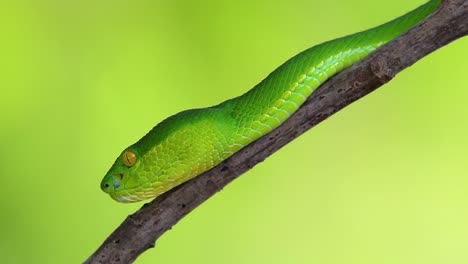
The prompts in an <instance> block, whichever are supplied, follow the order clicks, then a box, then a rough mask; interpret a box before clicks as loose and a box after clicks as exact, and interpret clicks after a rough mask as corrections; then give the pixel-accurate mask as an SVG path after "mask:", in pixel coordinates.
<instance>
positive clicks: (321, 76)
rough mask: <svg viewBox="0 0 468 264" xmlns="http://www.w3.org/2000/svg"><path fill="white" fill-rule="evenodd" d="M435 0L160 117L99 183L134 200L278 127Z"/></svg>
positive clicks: (409, 24) (424, 14) (185, 177)
mask: <svg viewBox="0 0 468 264" xmlns="http://www.w3.org/2000/svg"><path fill="white" fill-rule="evenodd" d="M439 2H440V0H432V1H429V2H428V3H426V4H424V5H422V6H420V7H418V8H416V9H415V10H413V11H411V12H409V13H408V14H406V15H403V16H401V17H399V18H397V19H395V20H392V21H390V22H388V23H385V24H383V25H380V26H378V27H375V28H372V29H369V30H366V31H363V32H359V33H356V34H352V35H349V36H346V37H342V38H338V39H335V40H331V41H328V42H325V43H322V44H320V45H317V46H314V47H312V48H309V49H307V50H305V51H303V52H301V53H299V54H298V55H296V56H294V57H293V58H291V59H289V60H288V61H286V62H285V63H284V64H282V65H281V66H280V67H278V68H277V69H276V70H275V71H273V72H272V73H270V75H268V77H266V78H265V79H264V80H263V81H261V82H260V83H259V84H257V85H256V86H255V87H254V88H252V89H251V90H249V91H248V92H246V93H245V94H243V95H241V96H239V97H236V98H233V99H230V100H227V101H225V102H223V103H221V104H219V105H216V106H212V107H208V108H201V109H191V110H186V111H183V112H180V113H178V114H175V115H173V116H171V117H169V118H167V119H165V120H164V121H162V122H161V123H159V124H157V125H156V126H155V127H154V128H153V129H151V131H150V132H148V133H147V134H146V135H145V136H144V137H143V138H141V139H140V140H139V141H138V142H136V143H135V144H133V145H131V146H130V147H128V148H126V149H125V150H124V151H123V152H122V153H121V154H120V155H119V156H118V157H117V159H116V161H115V163H114V164H113V165H112V167H111V169H110V170H109V172H108V173H107V174H106V176H105V177H104V179H103V180H102V183H101V189H102V190H103V191H104V192H106V193H108V194H109V195H110V196H111V197H112V198H113V199H114V200H116V201H119V202H126V203H128V202H136V201H141V200H144V199H148V198H153V197H156V196H158V195H160V194H162V193H164V192H166V191H168V190H170V189H171V188H173V187H175V186H177V185H179V184H181V183H183V182H185V181H187V180H189V179H191V178H193V177H195V176H197V175H199V174H201V173H203V172H205V171H207V170H209V169H211V168H213V167H214V166H216V165H217V164H219V163H221V162H222V161H223V160H225V159H227V158H228V157H229V156H231V155H232V154H233V153H236V152H237V151H239V150H240V149H241V148H243V147H245V146H247V145H248V144H249V143H251V142H253V141H254V140H256V139H258V138H260V137H262V136H264V135H266V134H268V133H269V132H270V131H272V130H273V129H275V128H276V127H278V126H279V125H281V124H282V123H283V122H284V121H285V120H286V119H288V118H289V116H291V114H293V113H294V112H295V111H296V110H297V109H298V108H299V107H300V106H301V105H302V104H303V103H304V101H305V100H306V99H307V98H308V97H309V96H310V95H311V94H312V92H313V91H314V90H316V89H317V88H318V87H319V86H320V85H321V84H322V83H324V82H325V81H326V80H327V79H329V78H330V77H331V76H333V75H335V74H336V73H338V72H340V71H341V70H343V69H345V68H347V67H349V66H351V65H352V64H354V63H356V62H357V61H359V60H361V59H362V58H364V57H366V56H367V55H369V54H370V53H372V52H373V51H375V50H376V49H377V48H378V47H380V46H382V45H383V44H385V43H387V42H388V41H390V40H392V39H394V38H395V37H397V36H398V35H400V34H401V33H403V32H405V31H407V30H408V29H409V28H411V27H412V26H414V25H415V24H416V23H418V22H419V21H421V20H422V19H424V18H425V17H427V16H428V15H429V14H430V13H432V12H433V10H434V9H435V8H436V7H437V6H438V5H439Z"/></svg>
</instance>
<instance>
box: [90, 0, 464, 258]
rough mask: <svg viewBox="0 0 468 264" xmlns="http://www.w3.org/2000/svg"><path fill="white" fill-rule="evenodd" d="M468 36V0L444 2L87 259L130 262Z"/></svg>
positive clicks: (148, 208)
mask: <svg viewBox="0 0 468 264" xmlns="http://www.w3.org/2000/svg"><path fill="white" fill-rule="evenodd" d="M467 34H468V1H467V0H445V1H444V0H443V1H442V3H441V5H440V6H439V8H438V9H437V10H436V11H435V12H434V14H433V15H431V16H430V17H428V18H427V19H426V20H424V21H423V22H421V23H419V24H418V25H416V26H415V27H414V28H412V29H410V30H409V31H408V32H407V33H405V34H403V35H402V36H400V37H398V38H397V39H395V40H393V41H391V42H389V43H388V44H387V45H384V46H382V47H381V48H380V49H378V50H377V51H376V52H375V53H373V54H371V55H370V56H369V57H367V58H365V59H364V60H362V61H360V62H359V63H357V64H355V65H353V66H352V67H350V68H349V69H346V70H344V71H343V72H341V73H339V74H337V75H336V76H335V77H333V78H331V79H330V80H329V81H327V82H326V83H325V84H323V85H322V86H321V87H320V88H319V89H317V90H316V91H315V92H314V93H313V94H312V95H311V96H310V97H309V98H308V100H307V101H306V102H305V103H304V105H303V106H302V107H301V108H300V109H299V110H298V111H297V112H296V113H295V114H293V115H292V116H291V117H290V118H289V119H288V120H287V121H286V122H285V123H283V124H282V125H281V126H280V127H278V128H277V129H275V130H274V131H272V132H271V133H270V134H268V135H266V136H264V137H262V138H260V139H259V140H257V141H255V142H253V143H252V144H250V145H248V146H247V147H245V148H244V149H242V150H240V151H239V152H237V153H235V154H234V155H233V156H231V157H230V158H229V159H227V160H226V161H224V162H222V163H221V164H219V165H218V166H216V167H214V168H213V169H211V170H209V171H207V172H205V173H203V174H202V175H200V176H198V177H196V178H194V179H192V180H190V181H188V182H186V183H184V184H182V185H180V186H178V187H176V188H174V189H172V190H171V191H169V192H167V193H165V194H163V195H161V196H159V197H157V198H156V199H154V200H153V201H152V202H150V203H148V204H145V205H144V206H143V207H142V208H141V209H140V210H138V211H137V212H135V213H134V214H132V215H130V216H128V217H127V218H126V219H125V221H124V222H123V223H122V224H121V225H120V226H119V227H118V228H117V229H116V230H115V231H114V232H113V233H112V234H111V235H110V236H109V237H108V238H107V239H106V240H105V241H104V243H103V244H102V245H101V246H100V247H99V248H98V249H97V250H96V252H94V253H93V254H92V255H91V256H90V257H89V258H88V259H87V260H86V261H85V263H130V262H133V261H134V260H135V259H136V258H137V257H138V256H139V255H140V254H141V253H143V252H144V251H145V250H147V249H149V248H151V247H154V245H155V241H156V240H157V239H158V238H159V237H160V236H161V235H162V234H164V232H166V231H167V230H169V229H170V228H171V227H172V226H173V225H175V224H176V223H177V222H178V221H179V220H180V219H181V218H182V217H184V216H185V215H186V214H188V213H189V212H190V211H192V210H193V209H194V208H195V207H197V206H198V205H199V204H201V203H202V202H204V201H205V200H207V199H208V198H209V197H211V196H212V195H213V194H215V193H216V192H218V191H219V190H221V189H222V188H223V187H224V186H226V185H227V184H228V183H229V182H231V181H232V180H234V179H235V178H237V177H238V176H239V175H241V174H242V173H244V172H246V171H248V170H249V169H251V168H252V167H253V166H255V165H256V164H257V163H259V162H262V161H263V160H264V159H265V158H267V157H268V156H270V155H271V154H273V153H274V152H275V151H277V150H278V149H280V148H281V147H282V146H284V145H286V144H287V143H289V142H290V141H292V140H293V139H295V138H296V137H298V136H299V135H301V134H302V133H304V132H305V131H307V130H308V129H310V128H312V127H313V126H315V125H317V124H318V123H320V122H321V121H323V120H324V119H326V118H328V117H329V116H331V115H333V114H334V113H336V112H337V111H339V110H340V109H342V108H343V107H345V106H347V105H349V104H351V103H352V102H354V101H356V100H357V99H359V98H361V97H363V96H365V95H367V94H369V93H370V92H372V91H374V90H375V89H377V88H378V87H380V86H382V85H383V84H384V83H386V82H388V81H390V80H391V79H392V78H393V77H394V76H395V75H396V74H397V73H398V72H400V71H402V70H403V69H405V68H406V67H409V66H410V65H412V64H413V63H415V62H416V61H417V60H419V59H420V58H422V57H424V56H426V55H427V54H429V53H431V52H433V51H435V50H437V49H439V48H441V47H442V46H444V45H447V44H448V43H450V42H452V41H453V40H455V39H458V38H461V37H463V36H466V35H467Z"/></svg>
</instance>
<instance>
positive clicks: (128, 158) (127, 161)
mask: <svg viewBox="0 0 468 264" xmlns="http://www.w3.org/2000/svg"><path fill="white" fill-rule="evenodd" d="M136 160H137V157H136V155H135V153H133V152H132V151H130V150H126V151H124V153H122V162H123V164H124V165H125V166H127V167H131V166H133V165H135V163H136Z"/></svg>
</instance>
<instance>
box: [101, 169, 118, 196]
mask: <svg viewBox="0 0 468 264" xmlns="http://www.w3.org/2000/svg"><path fill="white" fill-rule="evenodd" d="M120 180H121V176H120V175H112V174H108V175H106V177H104V179H102V182H101V189H102V190H103V191H104V192H105V193H109V194H110V193H113V192H114V191H117V190H118V189H119V188H120Z"/></svg>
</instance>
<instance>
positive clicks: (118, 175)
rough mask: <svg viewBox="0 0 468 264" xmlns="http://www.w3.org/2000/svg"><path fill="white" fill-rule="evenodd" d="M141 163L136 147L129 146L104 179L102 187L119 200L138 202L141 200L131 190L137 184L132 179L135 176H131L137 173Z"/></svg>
mask: <svg viewBox="0 0 468 264" xmlns="http://www.w3.org/2000/svg"><path fill="white" fill-rule="evenodd" d="M139 163H140V161H139V155H138V151H137V150H136V149H130V148H128V149H126V150H124V151H123V152H122V154H121V155H120V156H119V157H118V158H117V159H116V161H115V162H114V165H113V166H112V167H111V168H110V170H109V171H108V172H107V174H106V175H105V176H104V178H103V179H102V181H101V189H102V190H103V191H104V192H105V193H108V194H109V195H110V196H111V197H112V198H113V199H114V200H116V201H118V202H136V201H139V200H141V199H136V197H133V196H132V195H130V194H131V193H130V192H129V190H131V189H132V188H133V187H134V185H135V184H134V183H133V181H132V180H131V179H132V178H135V177H131V176H132V175H134V174H135V172H136V170H137V168H138V166H139Z"/></svg>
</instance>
